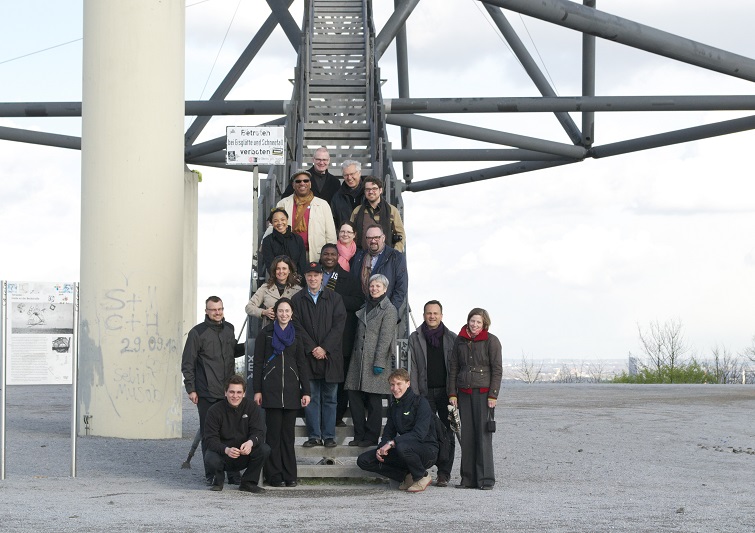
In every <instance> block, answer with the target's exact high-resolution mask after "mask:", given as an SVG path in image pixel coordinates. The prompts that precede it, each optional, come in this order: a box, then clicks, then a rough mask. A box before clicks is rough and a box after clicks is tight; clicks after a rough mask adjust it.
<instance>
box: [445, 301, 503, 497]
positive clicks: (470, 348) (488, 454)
mask: <svg viewBox="0 0 755 533" xmlns="http://www.w3.org/2000/svg"><path fill="white" fill-rule="evenodd" d="M489 328H490V315H488V312H487V311H486V310H485V309H480V308H479V307H475V308H474V309H472V310H471V311H470V312H469V315H467V323H466V325H465V326H464V327H463V328H461V332H460V333H459V335H458V337H456V341H455V342H454V347H453V351H452V353H451V359H450V361H449V369H448V401H449V403H450V404H451V405H453V406H458V407H459V416H460V417H461V483H459V484H458V485H456V487H457V488H460V489H471V488H480V489H482V490H490V489H492V488H493V485H495V471H494V469H493V433H492V431H494V428H491V427H489V424H488V421H493V420H495V416H494V410H495V406H496V403H497V402H498V392H499V390H500V388H501V378H502V377H503V367H502V363H501V343H500V341H499V340H498V338H497V337H496V336H495V335H492V334H491V333H488V329H489Z"/></svg>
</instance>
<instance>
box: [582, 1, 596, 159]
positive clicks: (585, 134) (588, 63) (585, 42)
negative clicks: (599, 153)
mask: <svg viewBox="0 0 755 533" xmlns="http://www.w3.org/2000/svg"><path fill="white" fill-rule="evenodd" d="M583 3H584V5H585V7H587V8H592V9H594V8H595V0H584V2H583ZM582 96H595V36H594V35H589V34H587V33H583V34H582ZM594 135H595V112H594V111H585V112H583V113H582V146H587V147H590V146H592V144H593V142H595V137H594Z"/></svg>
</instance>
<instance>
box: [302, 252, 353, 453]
mask: <svg viewBox="0 0 755 533" xmlns="http://www.w3.org/2000/svg"><path fill="white" fill-rule="evenodd" d="M304 279H305V280H306V282H307V286H306V287H305V288H304V289H303V290H301V291H299V292H297V293H296V294H294V296H293V297H292V298H291V300H292V301H293V303H294V325H295V327H296V334H297V335H301V336H302V340H303V341H304V352H305V353H306V354H307V361H308V362H309V368H310V382H309V387H310V391H311V393H312V394H311V401H310V403H309V405H308V406H307V407H306V408H305V410H304V412H305V416H306V420H305V422H306V425H307V433H308V435H309V439H308V440H307V441H306V442H305V443H304V446H305V447H306V448H311V447H312V446H322V445H323V444H324V445H325V446H326V447H328V448H333V447H335V446H336V408H337V401H338V400H337V397H338V396H337V395H338V384H339V383H340V382H342V381H343V352H342V343H343V328H344V323H345V322H346V308H345V307H344V305H343V299H342V298H341V295H340V294H338V293H337V292H335V291H331V290H324V288H323V286H322V266H321V265H320V263H314V262H313V263H309V264H308V265H307V267H306V268H305V271H304Z"/></svg>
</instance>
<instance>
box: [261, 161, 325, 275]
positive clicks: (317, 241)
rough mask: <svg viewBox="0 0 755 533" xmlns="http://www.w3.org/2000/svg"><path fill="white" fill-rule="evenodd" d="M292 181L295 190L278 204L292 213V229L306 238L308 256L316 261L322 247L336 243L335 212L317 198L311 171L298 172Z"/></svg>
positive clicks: (318, 258) (312, 260) (311, 260)
mask: <svg viewBox="0 0 755 533" xmlns="http://www.w3.org/2000/svg"><path fill="white" fill-rule="evenodd" d="M336 181H338V180H336ZM291 183H292V184H293V186H294V193H293V194H292V195H291V196H286V197H285V198H283V199H282V200H281V201H280V202H278V205H277V206H276V207H281V208H283V209H285V210H286V213H290V215H291V218H290V219H289V220H290V221H291V231H293V232H294V233H296V234H297V235H299V236H300V237H301V238H302V240H303V241H304V249H305V250H307V259H308V260H309V261H310V262H315V263H316V262H318V261H319V260H320V249H322V247H323V246H324V245H326V244H327V243H329V242H336V238H337V235H336V227H335V225H334V224H333V213H332V212H331V211H330V206H329V205H328V202H326V201H325V200H323V199H321V198H317V197H316V196H315V195H314V193H313V192H312V175H311V174H310V173H309V172H307V171H306V170H300V171H299V172H296V173H295V174H294V175H293V176H292V177H291Z"/></svg>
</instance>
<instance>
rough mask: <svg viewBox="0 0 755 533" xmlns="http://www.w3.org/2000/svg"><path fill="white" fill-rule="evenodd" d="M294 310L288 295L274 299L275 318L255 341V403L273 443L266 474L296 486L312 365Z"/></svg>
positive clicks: (275, 481)
mask: <svg viewBox="0 0 755 533" xmlns="http://www.w3.org/2000/svg"><path fill="white" fill-rule="evenodd" d="M293 309H294V308H293V305H292V303H291V300H290V299H288V298H280V299H279V300H278V301H277V302H275V305H274V306H273V313H274V314H275V320H274V321H273V323H272V324H268V325H267V326H265V327H264V328H262V331H261V332H260V334H259V335H258V336H257V340H256V341H255V343H254V390H255V391H257V392H255V393H254V402H255V403H256V404H257V405H259V406H261V407H262V408H263V409H264V410H265V423H266V425H267V432H266V435H265V442H266V443H267V445H268V446H270V457H269V458H268V460H267V464H266V465H265V473H266V476H267V480H268V483H269V484H270V485H271V486H273V487H295V486H296V451H295V450H294V439H295V425H296V415H297V413H298V411H299V409H300V408H302V407H306V406H307V405H308V404H309V399H310V397H309V368H308V365H307V363H306V360H305V356H304V345H303V344H302V341H301V337H298V336H297V335H296V329H295V328H294V323H293V321H292V318H293V314H294V311H293Z"/></svg>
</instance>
